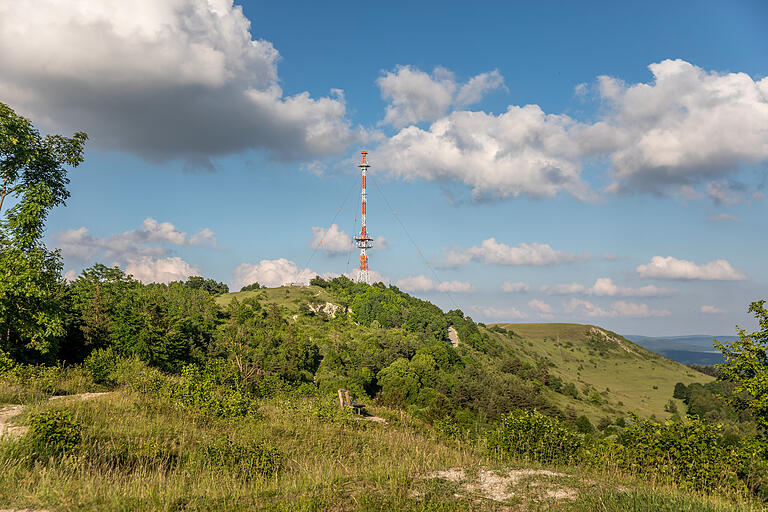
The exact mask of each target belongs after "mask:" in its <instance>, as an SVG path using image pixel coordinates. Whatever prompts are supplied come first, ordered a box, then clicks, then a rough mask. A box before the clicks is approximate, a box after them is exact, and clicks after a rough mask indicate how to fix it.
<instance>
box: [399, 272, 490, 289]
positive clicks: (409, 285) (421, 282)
mask: <svg viewBox="0 0 768 512" xmlns="http://www.w3.org/2000/svg"><path fill="white" fill-rule="evenodd" d="M395 286H397V287H398V288H401V289H403V290H405V291H409V292H430V291H439V292H449V293H469V292H473V291H475V287H474V286H473V285H472V283H467V282H464V281H443V282H436V281H433V280H432V279H430V278H428V277H426V276H424V275H418V276H408V277H404V278H403V279H400V280H398V281H397V282H395Z"/></svg>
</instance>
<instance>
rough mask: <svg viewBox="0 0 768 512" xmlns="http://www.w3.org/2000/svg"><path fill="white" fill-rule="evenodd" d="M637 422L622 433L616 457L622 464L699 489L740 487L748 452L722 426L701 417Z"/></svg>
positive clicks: (622, 465)
mask: <svg viewBox="0 0 768 512" xmlns="http://www.w3.org/2000/svg"><path fill="white" fill-rule="evenodd" d="M635 421H636V423H635V425H633V426H630V427H628V428H626V429H625V430H624V432H623V433H622V435H621V448H622V449H620V450H618V451H617V455H616V459H617V462H618V464H619V466H620V467H623V468H624V469H628V470H631V471H635V472H639V473H653V474H656V475H663V476H667V477H670V478H671V479H673V480H674V481H675V482H679V483H681V484H686V485H690V486H691V487H693V488H695V489H710V490H711V489H718V488H722V487H730V488H734V487H738V486H739V485H742V483H741V482H740V481H739V470H741V469H746V468H743V466H744V465H745V462H746V461H745V460H744V459H745V458H747V457H748V454H747V453H746V452H741V451H740V447H739V446H731V445H729V444H728V443H727V442H726V439H725V437H724V436H723V428H722V426H721V425H712V424H709V423H705V422H703V421H701V420H699V419H690V420H689V421H687V422H685V423H682V422H673V421H668V422H666V423H664V424H658V423H654V422H652V421H649V420H642V421H640V420H637V419H636V420H635Z"/></svg>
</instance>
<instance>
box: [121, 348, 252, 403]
mask: <svg viewBox="0 0 768 512" xmlns="http://www.w3.org/2000/svg"><path fill="white" fill-rule="evenodd" d="M116 378H117V381H118V382H119V383H121V384H124V385H127V386H128V387H129V388H130V389H134V390H136V391H138V392H140V393H145V394H148V395H152V396H155V397H158V398H163V399H168V400H170V401H171V402H173V403H175V404H176V405H179V406H182V407H196V408H199V409H201V410H203V411H205V412H207V413H210V414H214V415H216V416H219V417H221V418H232V417H242V416H247V415H253V414H256V413H257V403H256V399H255V398H254V397H253V396H252V395H251V394H250V393H248V392H247V391H246V390H244V389H242V388H241V387H239V385H238V384H236V383H232V382H231V380H232V379H230V378H229V377H228V373H227V372H226V371H224V370H222V367H221V365H218V364H209V365H207V366H206V367H203V368H201V367H199V366H197V365H195V364H190V365H187V366H185V367H184V368H183V369H182V371H181V375H180V376H178V377H177V376H174V375H166V374H164V373H162V372H161V371H159V370H157V369H155V368H149V367H148V366H147V365H146V363H144V362H142V361H139V360H138V359H130V360H125V361H123V362H121V364H119V365H118V369H117V371H116ZM228 381H230V382H228Z"/></svg>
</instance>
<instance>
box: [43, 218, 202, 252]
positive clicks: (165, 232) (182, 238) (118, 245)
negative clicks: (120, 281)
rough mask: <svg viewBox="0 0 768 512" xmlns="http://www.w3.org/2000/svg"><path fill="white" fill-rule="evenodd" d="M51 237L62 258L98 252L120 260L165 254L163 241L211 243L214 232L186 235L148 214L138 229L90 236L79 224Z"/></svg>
mask: <svg viewBox="0 0 768 512" xmlns="http://www.w3.org/2000/svg"><path fill="white" fill-rule="evenodd" d="M54 240H55V242H56V246H57V247H59V248H60V249H61V252H62V255H63V256H64V258H66V259H70V260H74V261H78V262H87V261H90V260H92V259H94V258H96V257H97V256H98V257H101V258H104V259H107V260H115V261H117V262H120V263H124V262H125V261H127V260H128V259H129V258H136V257H139V256H147V257H159V256H165V255H167V254H168V249H167V248H166V247H164V246H165V245H174V246H179V247H182V246H190V245H200V246H208V247H215V246H216V244H217V242H216V235H215V233H214V232H213V231H211V230H210V229H208V228H203V229H202V230H200V231H199V232H197V233H195V234H194V235H192V236H189V235H188V234H187V233H185V232H183V231H180V230H179V229H178V228H177V227H176V226H175V225H174V224H172V223H170V222H158V221H157V220H155V219H153V218H152V217H147V218H146V219H144V221H143V222H142V223H141V229H132V230H130V231H125V232H123V233H114V234H112V235H111V236H109V237H96V236H93V235H91V234H90V231H89V230H88V228H86V227H85V226H83V227H80V228H77V229H68V230H65V231H62V232H61V233H58V234H57V235H55V236H54Z"/></svg>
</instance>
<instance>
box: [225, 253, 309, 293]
mask: <svg viewBox="0 0 768 512" xmlns="http://www.w3.org/2000/svg"><path fill="white" fill-rule="evenodd" d="M234 275H235V279H234V281H233V288H232V289H233V290H239V289H240V288H242V287H243V286H246V285H249V284H253V283H259V284H260V285H262V286H266V287H269V288H274V287H276V286H284V285H290V284H294V283H296V284H302V285H307V284H309V281H310V279H312V278H313V277H315V276H316V275H317V272H313V271H312V270H310V269H308V268H304V269H300V268H299V267H298V265H296V263H294V262H293V261H290V260H287V259H285V258H279V259H276V260H261V261H260V262H258V263H241V264H240V265H238V266H237V268H235V270H234Z"/></svg>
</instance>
